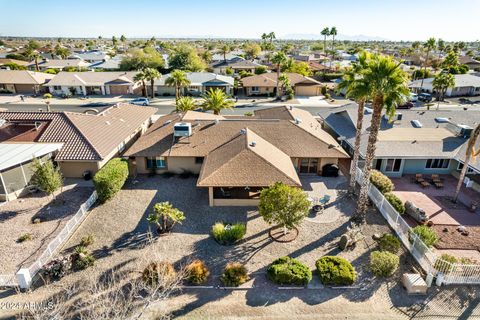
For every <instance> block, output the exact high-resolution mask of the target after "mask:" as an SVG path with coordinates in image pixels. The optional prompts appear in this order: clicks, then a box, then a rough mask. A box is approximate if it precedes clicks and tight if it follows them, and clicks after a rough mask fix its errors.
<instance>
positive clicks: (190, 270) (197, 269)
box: [186, 260, 210, 284]
mask: <svg viewBox="0 0 480 320" xmlns="http://www.w3.org/2000/svg"><path fill="white" fill-rule="evenodd" d="M186 273H187V279H188V281H190V282H191V283H193V284H201V283H204V282H205V281H207V278H208V276H209V275H210V272H209V271H208V268H207V266H206V265H205V263H204V262H203V261H202V260H194V261H192V263H190V264H189V265H188V266H187V267H186Z"/></svg>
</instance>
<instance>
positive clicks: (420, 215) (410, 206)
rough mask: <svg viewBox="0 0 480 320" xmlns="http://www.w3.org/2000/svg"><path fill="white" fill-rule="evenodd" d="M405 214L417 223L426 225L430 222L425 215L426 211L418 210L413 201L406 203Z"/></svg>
mask: <svg viewBox="0 0 480 320" xmlns="http://www.w3.org/2000/svg"><path fill="white" fill-rule="evenodd" d="M405 213H406V214H408V215H409V216H410V217H412V218H413V219H415V221H417V222H420V223H426V222H427V221H428V217H427V215H426V214H425V210H423V209H421V208H418V207H417V206H416V205H415V204H414V203H413V202H411V201H407V202H405Z"/></svg>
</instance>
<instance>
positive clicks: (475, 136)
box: [453, 124, 480, 202]
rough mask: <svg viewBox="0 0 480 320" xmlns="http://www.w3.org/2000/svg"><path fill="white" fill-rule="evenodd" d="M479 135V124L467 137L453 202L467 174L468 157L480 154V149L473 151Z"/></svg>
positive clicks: (456, 198)
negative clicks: (468, 137) (463, 160)
mask: <svg viewBox="0 0 480 320" xmlns="http://www.w3.org/2000/svg"><path fill="white" fill-rule="evenodd" d="M479 136H480V124H478V125H477V127H476V128H475V130H473V132H472V135H471V136H470V139H468V144H467V151H466V152H465V162H464V163H463V168H462V171H461V172H460V177H458V183H457V188H456V189H455V195H454V197H453V202H457V200H458V195H459V194H460V190H461V188H462V184H463V180H464V179H465V175H466V174H467V170H468V164H469V163H470V159H471V158H472V157H473V158H475V157H476V156H478V155H479V154H480V150H479V151H475V144H476V143H477V140H478V137H479Z"/></svg>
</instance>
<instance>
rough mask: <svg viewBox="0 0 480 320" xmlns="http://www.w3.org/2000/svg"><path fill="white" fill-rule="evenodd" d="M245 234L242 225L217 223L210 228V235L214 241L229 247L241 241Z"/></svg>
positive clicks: (238, 223)
mask: <svg viewBox="0 0 480 320" xmlns="http://www.w3.org/2000/svg"><path fill="white" fill-rule="evenodd" d="M246 232H247V227H246V226H245V224H244V223H240V222H237V223H233V224H230V223H223V222H217V223H215V224H214V225H213V227H212V234H213V237H214V238H215V240H216V241H217V242H218V243H220V244H222V245H231V244H234V243H235V242H237V241H238V240H240V239H242V238H243V237H244V236H245V233H246Z"/></svg>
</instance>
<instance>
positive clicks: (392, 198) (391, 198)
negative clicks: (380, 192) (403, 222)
mask: <svg viewBox="0 0 480 320" xmlns="http://www.w3.org/2000/svg"><path fill="white" fill-rule="evenodd" d="M384 196H385V199H387V201H388V202H390V204H391V205H392V207H393V208H394V209H395V210H397V212H398V213H400V214H404V213H405V205H404V204H403V202H402V200H401V199H400V198H399V197H397V196H396V195H395V194H393V193H391V192H389V193H385V194H384Z"/></svg>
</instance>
